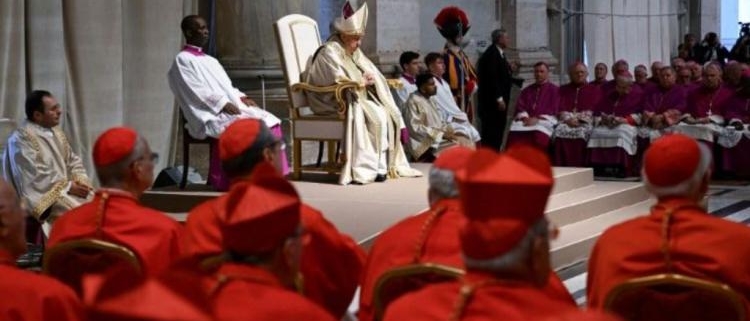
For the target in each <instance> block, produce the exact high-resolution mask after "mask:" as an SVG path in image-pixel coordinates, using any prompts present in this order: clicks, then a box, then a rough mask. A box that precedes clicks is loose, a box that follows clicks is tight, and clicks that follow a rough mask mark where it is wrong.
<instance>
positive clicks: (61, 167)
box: [3, 91, 91, 235]
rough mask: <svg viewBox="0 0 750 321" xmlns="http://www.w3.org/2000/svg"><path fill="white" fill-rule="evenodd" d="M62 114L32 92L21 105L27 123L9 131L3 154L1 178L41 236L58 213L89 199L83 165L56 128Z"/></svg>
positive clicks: (48, 98)
mask: <svg viewBox="0 0 750 321" xmlns="http://www.w3.org/2000/svg"><path fill="white" fill-rule="evenodd" d="M34 97H36V98H34ZM61 114H62V109H61V107H60V105H59V104H58V103H57V101H56V100H55V99H54V97H52V95H51V94H50V93H49V92H46V91H34V92H32V93H31V94H30V95H29V97H28V98H27V102H26V115H27V118H28V119H27V120H26V121H24V123H23V124H21V126H19V127H18V128H17V129H16V130H14V131H13V133H12V134H11V136H10V137H9V138H8V144H7V146H6V148H5V151H4V153H3V176H4V177H5V180H6V181H8V182H10V183H12V184H13V186H14V187H15V189H16V192H17V193H18V195H19V197H20V198H21V200H22V202H23V203H24V204H25V205H26V206H27V207H28V208H29V209H30V212H31V214H32V215H33V216H34V217H35V218H36V219H37V220H39V221H40V222H41V223H42V229H43V230H44V233H45V235H49V231H50V229H51V227H52V224H53V223H54V221H55V220H56V219H57V218H58V217H60V215H62V214H63V213H65V212H66V211H68V210H70V209H72V208H74V207H77V206H79V205H81V204H83V203H85V202H86V201H88V200H89V199H90V196H91V193H90V191H91V181H90V179H89V177H88V175H87V174H86V169H85V168H84V167H83V162H82V161H81V158H80V157H78V155H76V154H75V153H74V152H73V150H72V148H71V146H70V143H69V142H68V139H67V137H66V136H65V133H63V131H62V129H60V127H59V126H58V125H59V122H60V115H61Z"/></svg>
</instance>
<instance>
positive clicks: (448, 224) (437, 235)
mask: <svg viewBox="0 0 750 321" xmlns="http://www.w3.org/2000/svg"><path fill="white" fill-rule="evenodd" d="M473 154H474V152H473V151H472V150H470V149H468V148H465V147H452V148H449V149H447V150H446V151H445V152H444V153H442V154H440V155H439V156H438V157H437V159H436V160H435V162H434V163H433V164H432V168H431V169H430V172H429V176H428V179H429V190H428V201H429V204H430V208H429V209H427V210H425V211H424V212H421V213H418V214H416V215H414V216H411V217H409V218H406V219H404V220H402V221H400V222H398V223H396V224H394V225H393V226H391V227H389V228H388V229H386V230H385V231H383V233H382V234H380V236H378V238H377V239H376V240H375V242H374V244H373V246H372V248H371V249H370V252H369V255H368V257H367V263H366V265H365V268H364V271H363V274H362V282H361V288H360V296H359V312H358V319H359V320H361V321H371V320H380V319H382V310H381V311H378V310H377V309H376V306H375V300H376V285H377V283H378V282H379V280H381V278H382V277H383V275H384V274H385V273H386V272H388V271H389V270H393V269H395V268H398V267H403V266H408V265H410V264H420V263H433V264H439V265H442V266H447V267H452V268H457V269H465V265H464V262H463V260H462V258H461V244H460V237H459V234H460V233H459V232H460V231H459V227H460V226H461V224H462V223H463V221H464V220H465V217H464V211H463V210H462V208H461V200H460V196H461V195H460V194H461V193H460V191H459V187H458V185H457V184H456V181H455V179H454V178H455V175H456V173H457V172H458V171H459V170H461V169H464V168H465V167H466V164H467V162H468V161H469V159H470V158H471V157H472V155H473ZM406 290H409V289H403V291H406ZM542 291H543V292H545V293H547V294H548V295H549V296H551V297H554V298H556V299H557V300H559V301H560V302H564V303H566V304H571V303H573V298H572V297H571V296H570V294H569V293H568V291H567V290H566V289H565V287H564V286H563V284H562V281H561V280H560V278H559V277H558V276H557V274H556V273H554V272H553V271H550V273H549V280H548V283H547V284H546V286H545V287H544V289H543V290H542ZM383 305H384V306H387V305H386V304H385V303H384V304H383ZM378 314H381V315H378Z"/></svg>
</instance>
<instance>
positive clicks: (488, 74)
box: [477, 44, 511, 117]
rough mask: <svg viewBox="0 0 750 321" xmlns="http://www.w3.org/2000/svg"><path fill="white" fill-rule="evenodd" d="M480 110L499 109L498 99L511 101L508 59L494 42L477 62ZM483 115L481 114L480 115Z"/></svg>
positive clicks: (506, 101) (507, 102)
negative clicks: (501, 53) (502, 55)
mask: <svg viewBox="0 0 750 321" xmlns="http://www.w3.org/2000/svg"><path fill="white" fill-rule="evenodd" d="M477 72H478V78H479V92H478V93H477V94H478V97H477V98H478V99H479V108H478V109H479V110H480V111H481V110H487V109H494V110H497V99H498V98H500V97H503V100H504V101H505V103H506V104H509V103H510V87H511V73H510V64H509V63H508V60H506V59H505V58H503V57H501V56H500V51H499V50H497V46H495V45H494V44H492V45H490V46H489V47H487V50H485V51H484V53H483V54H482V56H481V57H480V58H479V61H478V62H477ZM480 117H481V116H480Z"/></svg>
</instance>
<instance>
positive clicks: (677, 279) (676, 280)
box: [604, 273, 745, 321]
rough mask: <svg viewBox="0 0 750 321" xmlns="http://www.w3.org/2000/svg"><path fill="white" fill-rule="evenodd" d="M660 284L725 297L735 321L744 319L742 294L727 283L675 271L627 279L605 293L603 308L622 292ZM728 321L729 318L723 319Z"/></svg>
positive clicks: (611, 303)
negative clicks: (736, 317) (731, 308)
mask: <svg viewBox="0 0 750 321" xmlns="http://www.w3.org/2000/svg"><path fill="white" fill-rule="evenodd" d="M662 285H676V286H680V287H684V288H687V289H696V290H700V291H704V292H706V293H711V294H715V295H717V297H721V298H725V299H726V300H727V302H728V303H729V304H730V305H731V306H733V307H734V310H735V312H736V313H737V316H738V319H737V321H741V320H745V304H744V301H743V299H742V296H741V295H740V294H739V293H737V292H736V291H734V290H733V289H732V288H731V287H730V286H729V285H727V284H724V283H719V282H713V281H708V280H703V279H698V278H694V277H689V276H685V275H682V274H676V273H663V274H656V275H650V276H645V277H638V278H633V279H629V280H627V281H625V282H622V283H620V284H618V285H617V286H615V287H614V288H613V289H612V290H610V292H609V293H608V294H607V296H606V298H605V300H604V308H605V309H606V310H609V311H611V310H612V308H613V305H614V304H615V303H616V302H617V300H618V299H619V297H620V296H621V295H623V294H624V293H627V292H629V291H632V290H636V289H640V288H651V287H656V286H662ZM724 321H729V320H724Z"/></svg>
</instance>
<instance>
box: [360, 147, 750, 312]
mask: <svg viewBox="0 0 750 321" xmlns="http://www.w3.org/2000/svg"><path fill="white" fill-rule="evenodd" d="M506 155H507V157H505V159H503V156H506ZM492 157H496V156H494V155H493V152H489V151H487V150H480V151H477V152H472V151H469V150H465V149H463V150H462V149H461V148H458V147H457V148H453V149H449V150H447V151H446V152H445V153H443V154H442V155H441V156H440V157H438V159H437V160H436V161H435V163H434V164H433V168H432V169H431V172H430V191H429V195H430V203H431V204H430V205H431V206H430V209H429V210H427V211H425V212H423V213H420V214H418V215H416V216H414V217H410V218H407V219H405V220H404V221H401V222H399V223H397V224H396V225H394V226H392V227H390V228H388V229H387V230H386V231H384V232H383V234H382V235H381V237H379V238H378V240H376V242H375V244H374V245H373V248H372V249H371V252H370V255H369V257H368V261H367V265H366V268H365V272H364V275H363V282H362V292H361V297H360V314H359V318H360V320H380V319H381V316H382V315H383V313H384V319H385V320H400V319H404V318H407V317H408V318H409V319H411V320H442V319H451V320H459V319H460V320H474V319H475V318H478V317H479V316H485V317H486V316H498V317H499V316H501V315H502V316H508V315H515V316H519V318H518V319H524V320H526V319H529V318H530V317H531V316H533V317H534V318H535V319H543V318H544V317H545V316H547V315H548V314H567V313H575V314H576V317H577V318H571V319H576V320H578V319H579V318H583V317H584V316H582V315H578V314H579V313H580V312H579V311H577V310H576V309H575V307H574V305H572V304H571V303H570V296H569V294H567V292H566V291H564V288H561V289H563V290H562V291H557V290H556V288H558V287H557V286H556V285H555V279H554V278H553V277H554V273H551V274H544V273H542V271H548V272H549V271H550V270H549V266H548V265H549V261H545V256H544V254H548V250H549V248H548V247H546V248H543V249H536V250H535V249H534V247H535V246H537V245H539V244H542V245H543V244H546V243H545V242H540V241H539V240H536V241H531V240H532V239H534V238H535V237H544V238H545V239H548V238H549V237H551V236H550V235H549V234H548V233H549V229H548V226H547V222H546V220H545V219H544V218H543V211H544V205H545V203H544V200H545V199H546V197H547V195H548V193H549V191H548V190H547V191H545V188H544V187H543V186H544V185H545V184H546V183H544V180H543V179H542V177H549V176H548V174H545V175H541V176H540V175H538V174H539V173H541V172H540V171H539V170H540V169H546V171H547V172H549V171H550V169H549V163H548V162H547V161H545V159H546V157H545V155H544V154H543V153H542V152H541V151H538V150H537V149H534V148H528V147H522V146H520V145H517V146H513V147H510V149H509V150H508V152H507V153H506V154H505V155H502V156H500V157H499V159H497V160H495V161H494V162H493V161H492V160H491V158H492ZM467 159H468V160H467ZM710 163H711V154H710V152H709V151H708V150H707V148H706V147H705V146H704V145H702V144H699V143H698V142H697V141H696V140H694V139H692V138H689V137H687V136H684V135H680V134H673V135H667V136H665V137H664V138H660V139H658V140H656V141H655V142H654V144H652V146H651V147H650V148H649V150H648V152H647V153H646V166H645V167H646V170H645V173H646V182H647V183H646V184H647V186H648V189H649V191H650V192H652V193H653V194H654V195H655V196H656V197H657V198H658V202H657V204H656V206H654V208H653V209H652V212H651V213H650V214H649V215H648V216H645V217H639V218H635V219H632V220H630V221H627V222H624V223H621V224H619V225H617V226H615V227H613V228H611V229H609V230H607V231H605V233H604V234H603V236H602V237H601V239H600V240H599V241H598V242H597V245H596V246H595V248H594V250H593V252H592V255H591V258H590V260H589V274H588V278H589V279H588V282H589V283H588V286H587V289H588V294H587V298H588V305H589V307H590V308H592V310H594V311H596V310H601V309H604V308H607V307H606V306H605V302H604V298H605V297H606V296H607V295H608V294H610V291H612V290H613V289H614V288H615V286H617V285H618V284H620V283H623V282H626V281H628V280H630V279H633V278H638V277H643V276H648V275H654V274H662V273H677V274H681V275H686V276H691V277H695V278H701V279H706V280H708V281H712V282H719V283H723V284H727V285H728V286H729V289H731V290H734V291H733V292H736V293H738V294H739V296H740V300H741V301H742V304H744V305H745V306H746V307H747V306H748V302H750V301H749V300H748V298H750V292H748V290H747V287H748V286H749V285H748V284H747V282H746V280H747V279H748V278H747V275H746V274H747V271H748V267H747V260H737V259H736V258H738V257H746V256H747V255H748V254H750V252H748V251H750V248H748V247H747V246H744V245H736V244H737V241H736V240H740V241H741V240H744V239H747V238H748V237H750V236H749V235H750V234H748V232H749V231H750V230H748V228H747V227H746V226H743V225H742V224H738V223H733V222H730V221H726V220H723V219H720V218H714V217H712V216H710V215H709V214H707V213H706V211H705V209H703V208H702V207H701V205H700V202H702V200H703V198H704V196H705V193H706V191H707V186H708V182H709V180H710V170H709V165H710ZM535 171H536V172H535ZM455 173H457V177H456V181H454V175H456V174H455ZM695 173H698V174H697V175H696V174H695ZM515 176H519V177H515ZM506 180H507V182H506ZM488 181H492V183H487V182H488ZM475 182H477V183H475ZM478 182H481V184H480V183H478ZM511 182H512V183H511ZM549 182H550V184H551V178H549ZM451 183H453V184H457V185H458V189H457V190H455V189H454V190H452V191H451V189H450V188H445V189H443V188H444V187H446V186H450V185H451ZM473 184H476V185H473ZM454 188H455V187H454ZM458 191H460V195H458V199H456V195H457V194H458ZM443 193H452V195H450V196H452V197H450V196H449V197H444V196H443V195H441V194H443ZM497 197H501V198H502V200H505V201H503V202H502V203H503V204H508V205H507V207H508V208H509V209H508V210H507V211H500V213H498V211H491V210H488V208H487V206H486V205H485V204H488V203H491V202H490V200H493V201H497ZM482 198H487V199H486V200H485V202H480V200H482ZM519 198H522V200H523V202H519V201H518V200H519ZM506 199H507V200H506ZM502 200H501V201H502ZM521 213H523V214H521ZM534 213H537V214H534ZM506 215H507V216H519V217H516V218H515V219H513V220H510V221H509V220H508V219H507V218H504V217H505V216H506ZM664 224H667V225H666V226H669V229H664V228H659V227H660V226H661V227H663V226H665V225H664ZM514 229H519V231H516V232H513V230H514ZM527 229H529V230H530V231H528V232H527ZM521 231H523V232H521ZM633 235H638V236H639V237H638V238H637V239H638V241H634V239H633ZM405 238H408V239H411V240H413V241H412V242H404V239H405ZM644 240H646V241H645V242H644ZM706 240H710V241H709V243H710V244H713V245H711V246H707V245H706ZM636 243H637V244H636ZM520 244H525V245H520ZM743 244H744V243H743ZM717 249H722V250H717ZM527 251H528V252H527ZM498 253H499V254H498ZM498 255H499V256H498ZM524 255H528V257H527V256H524ZM461 258H463V259H461ZM514 259H516V260H522V261H523V262H525V263H526V264H529V265H524V264H521V265H520V266H519V265H513V264H512V262H515V261H514ZM526 260H528V261H526ZM537 260H540V261H537ZM547 260H548V258H547ZM501 262H502V263H501ZM428 263H429V264H434V265H442V266H447V267H454V268H461V269H465V270H466V274H465V275H464V276H458V277H457V279H456V280H452V281H451V280H448V281H446V280H441V282H440V283H435V284H422V286H421V287H412V288H408V289H402V291H403V292H401V293H396V294H400V295H401V296H400V297H397V298H395V300H393V301H389V302H386V303H389V304H388V305H386V306H385V307H383V306H378V303H381V304H383V302H382V301H381V302H379V301H378V300H379V299H382V298H383V296H388V295H391V296H392V295H394V289H393V288H390V289H388V290H389V291H390V293H380V292H378V290H382V288H378V285H379V284H382V283H384V282H383V280H382V279H383V278H384V277H390V276H391V273H389V272H391V271H396V270H399V267H405V266H410V265H414V264H422V265H423V266H426V265H427V264H428ZM544 267H546V269H545V268H544ZM717 267H720V268H717ZM542 276H544V277H542ZM558 282H559V281H558ZM402 284H406V283H402ZM415 288H416V289H415ZM731 290H730V291H731ZM668 291H669V290H668ZM396 292H397V291H396ZM545 292H546V293H545ZM665 295H666V296H667V297H669V295H670V294H669V293H668V292H667V293H665ZM671 298H672V299H677V300H680V299H683V298H681V297H679V295H678V296H677V297H671ZM390 299H393V298H390ZM687 299H690V297H687ZM746 307H745V308H740V310H741V311H739V312H738V313H739V315H746V311H745V310H746V309H747V308H746ZM683 308H684V307H683ZM705 308H707V309H710V308H711V307H708V306H707V307H705ZM590 311H591V310H590ZM709 314H710V313H709ZM588 317H591V318H592V319H598V318H601V317H604V318H606V316H601V315H597V314H595V315H593V316H588ZM565 319H566V318H559V320H565ZM549 320H558V319H554V318H551V317H550V318H549ZM649 320H650V319H649Z"/></svg>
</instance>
